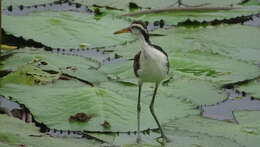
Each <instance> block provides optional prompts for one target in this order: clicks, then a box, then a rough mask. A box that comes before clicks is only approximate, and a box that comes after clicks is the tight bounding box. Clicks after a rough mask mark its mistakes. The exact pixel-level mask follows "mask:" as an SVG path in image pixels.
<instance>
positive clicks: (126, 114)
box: [0, 76, 198, 131]
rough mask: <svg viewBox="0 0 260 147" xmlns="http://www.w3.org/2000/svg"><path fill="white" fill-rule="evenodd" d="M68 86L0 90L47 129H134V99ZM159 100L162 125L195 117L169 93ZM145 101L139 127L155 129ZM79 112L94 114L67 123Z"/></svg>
mask: <svg viewBox="0 0 260 147" xmlns="http://www.w3.org/2000/svg"><path fill="white" fill-rule="evenodd" d="M7 77H8V76H7ZM71 82H72V81H71ZM69 85H71V84H69ZM69 85H68V86H67V87H64V85H61V84H59V81H57V82H56V84H49V85H46V86H33V87H32V86H25V85H20V86H18V85H10V84H9V85H5V86H4V87H2V88H1V89H0V91H1V93H2V94H3V95H5V96H12V97H13V98H14V99H16V100H18V101H19V102H20V103H23V104H26V106H27V107H28V108H29V109H30V110H31V112H32V114H33V115H34V117H35V119H36V120H38V121H40V122H44V123H45V124H46V125H47V126H49V127H50V128H56V129H65V130H66V129H73V130H92V131H97V130H100V131H102V130H103V129H104V128H103V127H102V125H101V124H102V123H103V122H104V121H107V122H109V123H110V124H111V130H112V131H128V130H135V129H136V100H134V99H133V97H127V95H120V94H121V93H117V92H113V91H111V90H107V89H104V88H95V87H78V86H76V87H75V86H69ZM73 85H74V84H73ZM111 87H112V85H111ZM114 87H115V86H114ZM115 88H118V87H115ZM121 89H124V87H121ZM118 90H120V89H119V88H118ZM158 99H160V100H159V103H156V106H155V109H156V110H158V114H159V115H158V116H159V118H160V119H161V121H162V122H166V121H168V120H169V119H173V118H176V117H183V116H186V115H188V114H198V110H195V109H194V107H195V106H193V105H192V104H190V103H185V102H182V101H181V100H178V99H176V98H175V97H172V96H171V95H170V93H169V92H168V93H164V94H163V92H162V93H160V94H159V95H158ZM148 100H149V99H148V98H145V97H144V101H143V104H142V107H143V111H142V122H145V123H143V125H142V128H143V129H147V128H154V127H156V124H155V122H154V120H153V118H152V116H151V115H150V112H149V108H148V104H147V103H148ZM160 101H161V102H160ZM79 102H80V103H79ZM161 104H164V107H160V106H162V105H161ZM166 104H167V105H166ZM46 108H47V109H46ZM173 108H174V109H173ZM166 110H167V113H163V112H165V111H166ZM79 112H84V113H86V114H88V115H92V114H93V118H92V119H91V120H90V121H89V122H86V123H72V122H70V121H69V118H70V116H71V115H74V114H76V113H79Z"/></svg>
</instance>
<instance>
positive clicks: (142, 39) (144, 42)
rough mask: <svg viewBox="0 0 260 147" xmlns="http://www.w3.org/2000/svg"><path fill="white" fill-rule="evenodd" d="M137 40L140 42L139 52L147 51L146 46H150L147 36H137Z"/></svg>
mask: <svg viewBox="0 0 260 147" xmlns="http://www.w3.org/2000/svg"><path fill="white" fill-rule="evenodd" d="M138 37H139V40H140V42H141V50H145V49H147V46H149V45H150V44H151V42H150V39H149V35H148V34H144V33H142V34H139V36H138Z"/></svg>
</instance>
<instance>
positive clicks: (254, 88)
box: [238, 79, 260, 98]
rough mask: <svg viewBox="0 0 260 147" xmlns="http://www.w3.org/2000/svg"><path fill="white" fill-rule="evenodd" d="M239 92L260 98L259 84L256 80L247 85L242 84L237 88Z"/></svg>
mask: <svg viewBox="0 0 260 147" xmlns="http://www.w3.org/2000/svg"><path fill="white" fill-rule="evenodd" d="M238 89H239V90H240V91H245V92H246V93H248V94H249V95H251V96H254V97H255V98H260V90H259V89H260V83H259V79H256V80H254V81H252V82H250V83H248V84H244V85H241V86H239V87H238Z"/></svg>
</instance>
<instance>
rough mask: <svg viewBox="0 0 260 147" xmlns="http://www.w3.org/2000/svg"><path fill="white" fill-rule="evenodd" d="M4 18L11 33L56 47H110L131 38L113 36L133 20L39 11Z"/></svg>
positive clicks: (4, 26)
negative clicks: (86, 45) (84, 45)
mask: <svg viewBox="0 0 260 147" xmlns="http://www.w3.org/2000/svg"><path fill="white" fill-rule="evenodd" d="M2 19H3V29H4V30H5V31H6V32H7V33H8V34H12V35H14V36H17V37H21V36H22V37H23V38H25V39H33V40H35V41H37V42H41V43H43V44H44V45H46V46H50V47H54V48H78V47H79V45H80V43H87V44H89V45H90V46H92V47H96V46H109V45H114V44H120V43H123V42H125V41H126V40H129V39H130V38H129V37H127V36H125V37H122V38H117V37H115V36H114V35H113V32H114V31H116V30H117V29H118V28H121V27H123V26H126V25H127V24H129V23H128V22H127V21H125V20H123V19H118V18H115V17H112V16H110V17H109V16H106V17H102V18H101V19H99V20H96V19H95V16H94V15H92V14H83V13H76V12H38V13H32V14H29V15H28V16H3V18H2ZM16 24H19V27H17V25H16Z"/></svg>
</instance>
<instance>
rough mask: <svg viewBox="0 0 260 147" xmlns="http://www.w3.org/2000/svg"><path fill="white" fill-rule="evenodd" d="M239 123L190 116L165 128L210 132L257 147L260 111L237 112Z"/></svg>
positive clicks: (259, 137) (174, 121) (211, 134)
mask: <svg viewBox="0 0 260 147" xmlns="http://www.w3.org/2000/svg"><path fill="white" fill-rule="evenodd" d="M235 116H236V117H237V120H238V122H239V124H235V123H228V122H224V121H218V120H210V119H205V118H202V117H199V116H190V117H187V118H181V119H177V120H173V121H171V122H169V123H168V124H167V125H166V127H165V129H171V128H176V129H178V130H186V131H191V132H198V133H203V134H208V135H209V136H213V137H214V136H223V137H224V138H226V139H229V140H231V141H234V142H237V143H239V144H240V145H243V146H247V147H249V146H250V147H257V146H258V144H259V143H260V142H259V139H260V132H259V128H260V125H259V124H260V123H259V121H260V120H259V116H260V112H259V111H248V112H235Z"/></svg>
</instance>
